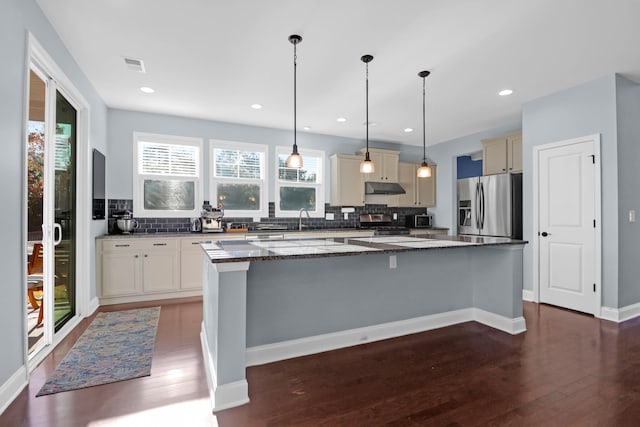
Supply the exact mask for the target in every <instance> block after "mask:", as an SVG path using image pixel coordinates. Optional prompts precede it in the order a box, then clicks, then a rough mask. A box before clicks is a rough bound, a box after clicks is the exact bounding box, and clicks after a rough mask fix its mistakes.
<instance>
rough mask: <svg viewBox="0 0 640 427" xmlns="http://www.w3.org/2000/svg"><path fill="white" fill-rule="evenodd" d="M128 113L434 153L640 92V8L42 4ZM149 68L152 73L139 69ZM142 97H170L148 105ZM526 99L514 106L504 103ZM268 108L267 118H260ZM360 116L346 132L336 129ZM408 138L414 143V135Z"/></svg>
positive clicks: (200, 1) (583, 3) (604, 3)
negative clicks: (604, 98)
mask: <svg viewBox="0 0 640 427" xmlns="http://www.w3.org/2000/svg"><path fill="white" fill-rule="evenodd" d="M38 4H39V5H40V7H41V8H42V10H43V11H44V13H45V14H46V16H47V17H48V19H49V20H50V21H51V23H52V24H53V26H54V28H55V29H56V31H57V32H58V34H59V35H60V37H61V38H62V40H63V41H64V43H65V44H66V46H67V48H68V49H69V51H70V52H71V54H72V55H73V57H74V58H75V60H76V61H77V62H78V64H79V65H80V68H81V69H82V70H83V71H84V72H85V74H86V75H87V76H88V78H89V80H90V81H91V82H92V84H93V85H94V86H95V88H96V90H97V91H98V93H99V94H100V96H101V97H102V98H103V99H104V101H105V102H106V104H107V105H108V106H109V107H112V108H121V109H129V110H138V111H147V112H156V113H165V114H173V115H179V116H187V117H195V118H203V119H211V120H219V121H224V122H235V123H243V124H251V125H259V126H267V127H276V128H284V129H291V128H292V127H293V46H292V45H291V44H290V43H289V41H288V40H287V38H288V36H289V35H290V34H300V35H301V36H302V37H303V41H302V42H301V43H300V44H299V45H298V129H299V131H302V127H303V126H306V125H308V126H311V127H312V130H311V132H315V133H322V134H330V135H340V136H346V137H354V138H364V132H365V129H364V126H363V124H364V121H365V66H364V64H363V63H362V62H361V61H360V57H361V56H362V55H363V54H371V55H373V56H374V60H373V62H371V63H370V64H369V119H370V122H375V123H376V125H375V126H372V127H370V138H371V139H372V140H379V141H394V142H402V143H406V144H414V145H421V144H422V80H421V79H420V78H419V77H418V76H417V73H418V72H419V71H421V70H425V69H426V70H430V71H431V72H432V74H431V76H429V77H428V78H427V144H428V145H430V144H434V143H437V142H441V141H446V140H449V139H452V138H455V137H458V136H463V135H468V134H471V133H474V132H478V131H482V130H486V129H490V128H493V127H496V126H501V125H507V124H510V123H513V122H514V121H516V120H518V119H519V118H520V116H521V108H522V105H523V104H524V103H526V102H527V101H530V100H532V99H535V98H538V97H541V96H545V95H547V94H550V93H553V92H556V91H558V90H561V89H564V88H567V87H570V86H574V85H577V84H580V83H583V82H587V81H589V80H592V79H595V78H598V77H601V76H604V75H606V74H610V73H614V72H617V73H621V74H622V75H624V76H626V77H628V78H631V79H633V80H635V81H640V53H639V52H640V50H639V46H638V42H639V41H640V25H638V17H639V16H640V0H615V1H611V0H561V1H558V0H535V1H514V0H483V1H478V0H394V1H391V0H349V1H346V0H317V1H311V0H279V1H265V0H236V1H218V0H182V1H176V0H134V1H132V0H108V1H87V0H38ZM125 56H126V57H132V58H140V59H142V60H143V61H144V63H145V66H146V73H145V74H142V73H137V72H134V71H131V70H129V69H128V68H127V67H126V66H125V64H124V61H123V57H125ZM141 86H150V87H152V88H154V89H155V93H154V94H151V95H149V94H144V93H142V92H140V90H139V88H140V87H141ZM504 88H511V89H513V90H514V91H515V92H514V94H513V95H511V96H508V97H500V96H498V95H497V92H498V91H500V90H501V89H504ZM253 103H260V104H263V105H264V108H263V109H262V110H253V109H251V108H250V105H251V104H253ZM339 116H344V117H346V118H347V119H348V121H347V122H346V123H338V122H336V118H337V117H339ZM406 127H411V128H414V129H415V131H414V132H413V133H410V134H407V133H405V132H403V129H404V128H406Z"/></svg>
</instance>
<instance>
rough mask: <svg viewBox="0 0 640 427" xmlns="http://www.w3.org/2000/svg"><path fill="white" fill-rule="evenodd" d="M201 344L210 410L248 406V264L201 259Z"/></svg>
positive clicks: (204, 257)
mask: <svg viewBox="0 0 640 427" xmlns="http://www.w3.org/2000/svg"><path fill="white" fill-rule="evenodd" d="M203 260H204V261H203V289H202V297H203V299H202V307H203V320H202V331H201V333H200V340H201V343H202V354H203V356H204V365H205V369H206V375H207V382H208V385H209V394H210V397H211V407H212V409H213V411H220V410H223V409H227V408H232V407H234V406H239V405H242V404H245V403H247V402H249V389H248V385H247V379H246V373H245V367H246V363H245V353H246V329H247V325H246V323H247V270H248V269H249V262H232V263H212V262H211V260H210V259H209V257H208V256H207V255H205V256H203Z"/></svg>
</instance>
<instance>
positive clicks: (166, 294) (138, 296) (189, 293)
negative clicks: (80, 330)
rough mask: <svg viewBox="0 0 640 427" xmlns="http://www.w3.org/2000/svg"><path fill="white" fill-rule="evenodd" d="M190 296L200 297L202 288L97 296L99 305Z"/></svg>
mask: <svg viewBox="0 0 640 427" xmlns="http://www.w3.org/2000/svg"><path fill="white" fill-rule="evenodd" d="M192 297H200V298H202V289H195V290H187V291H172V292H160V293H155V294H136V295H128V296H118V297H99V305H113V304H128V303H130V302H146V301H160V300H165V299H177V298H192Z"/></svg>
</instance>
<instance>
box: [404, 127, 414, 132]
mask: <svg viewBox="0 0 640 427" xmlns="http://www.w3.org/2000/svg"><path fill="white" fill-rule="evenodd" d="M404 131H405V132H406V133H409V132H413V129H412V128H404Z"/></svg>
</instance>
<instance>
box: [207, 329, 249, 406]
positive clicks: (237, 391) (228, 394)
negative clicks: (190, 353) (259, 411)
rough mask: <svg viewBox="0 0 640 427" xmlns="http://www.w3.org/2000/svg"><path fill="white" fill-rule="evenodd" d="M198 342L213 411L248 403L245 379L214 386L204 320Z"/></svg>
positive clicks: (212, 366)
mask: <svg viewBox="0 0 640 427" xmlns="http://www.w3.org/2000/svg"><path fill="white" fill-rule="evenodd" d="M200 344H201V345H202V357H203V358H204V370H205V375H206V377H207V385H208V387H209V400H210V401H211V410H212V411H213V412H216V411H222V410H223V409H229V408H234V407H236V406H240V405H244V404H245V403H249V384H248V383H247V380H246V379H243V380H240V381H234V382H232V383H227V384H221V385H219V386H216V383H217V381H216V370H215V367H214V364H213V358H212V355H211V353H210V352H209V342H208V341H207V334H206V333H205V331H204V322H203V323H202V326H201V329H200Z"/></svg>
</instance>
